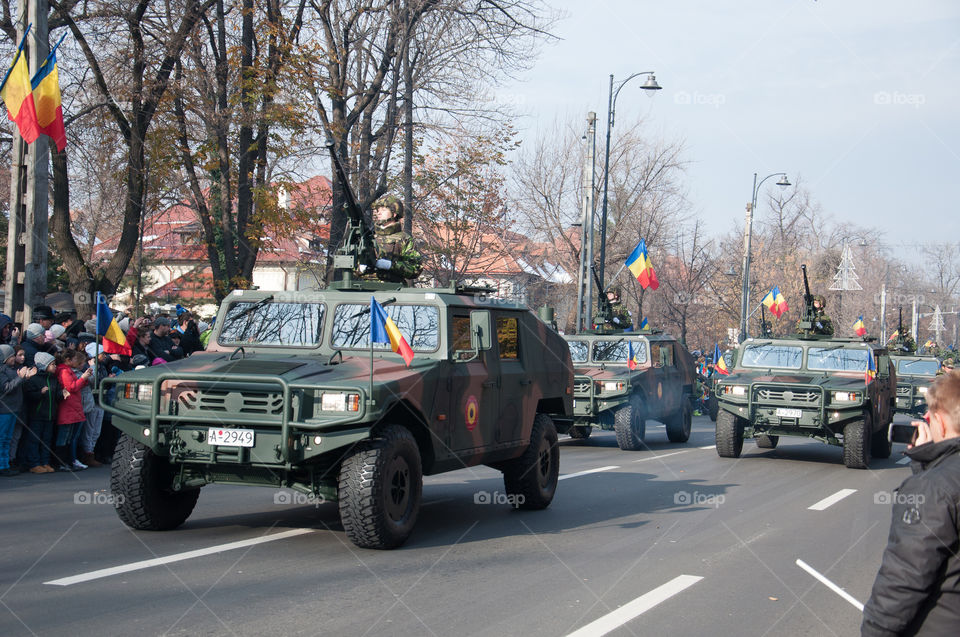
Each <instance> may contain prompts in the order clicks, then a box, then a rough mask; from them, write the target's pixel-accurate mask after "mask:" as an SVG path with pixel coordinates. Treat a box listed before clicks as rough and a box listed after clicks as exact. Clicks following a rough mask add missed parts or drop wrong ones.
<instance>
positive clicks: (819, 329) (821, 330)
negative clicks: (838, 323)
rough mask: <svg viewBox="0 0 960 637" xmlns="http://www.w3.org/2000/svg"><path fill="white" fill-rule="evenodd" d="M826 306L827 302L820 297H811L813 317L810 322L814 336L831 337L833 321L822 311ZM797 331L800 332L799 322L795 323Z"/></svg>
mask: <svg viewBox="0 0 960 637" xmlns="http://www.w3.org/2000/svg"><path fill="white" fill-rule="evenodd" d="M826 305H827V301H826V299H824V298H823V297H822V296H821V295H819V294H818V295H816V296H815V297H813V316H811V317H810V321H811V322H812V323H813V333H814V334H824V335H826V336H833V321H831V320H830V317H829V316H827V315H826V313H825V312H824V311H823V310H824V308H825V307H826ZM797 331H798V332H799V331H800V323H799V321H798V322H797Z"/></svg>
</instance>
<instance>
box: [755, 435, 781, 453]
mask: <svg viewBox="0 0 960 637" xmlns="http://www.w3.org/2000/svg"><path fill="white" fill-rule="evenodd" d="M778 442H780V436H770V435H767V434H761V435H759V436H757V446H758V447H760V448H761V449H776V448H777V443H778Z"/></svg>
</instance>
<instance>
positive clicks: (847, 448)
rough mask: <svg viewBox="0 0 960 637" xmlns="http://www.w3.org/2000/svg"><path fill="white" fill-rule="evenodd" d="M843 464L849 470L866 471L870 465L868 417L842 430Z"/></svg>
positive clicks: (848, 424) (867, 415)
mask: <svg viewBox="0 0 960 637" xmlns="http://www.w3.org/2000/svg"><path fill="white" fill-rule="evenodd" d="M843 464H845V465H846V466H847V467H848V468H850V469H866V468H867V467H868V466H869V465H870V415H869V414H867V413H865V414H864V415H863V418H861V419H860V420H855V421H853V422H851V423H847V425H846V426H845V427H844V428H843Z"/></svg>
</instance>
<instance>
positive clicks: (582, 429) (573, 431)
mask: <svg viewBox="0 0 960 637" xmlns="http://www.w3.org/2000/svg"><path fill="white" fill-rule="evenodd" d="M592 431H593V427H591V426H590V425H573V426H572V427H570V429H569V431H567V435H568V436H570V437H571V438H573V439H574V440H586V439H587V438H589V437H590V433H591V432H592Z"/></svg>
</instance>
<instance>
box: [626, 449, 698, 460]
mask: <svg viewBox="0 0 960 637" xmlns="http://www.w3.org/2000/svg"><path fill="white" fill-rule="evenodd" d="M688 451H690V450H689V449H684V450H683V451H673V452H671V453H661V454H659V455H652V456H647V457H646V458H640V459H639V460H634V462H644V461H646V460H657V459H659V458H666V457H667V456H675V455H677V454H678V453H687V452H688Z"/></svg>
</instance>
